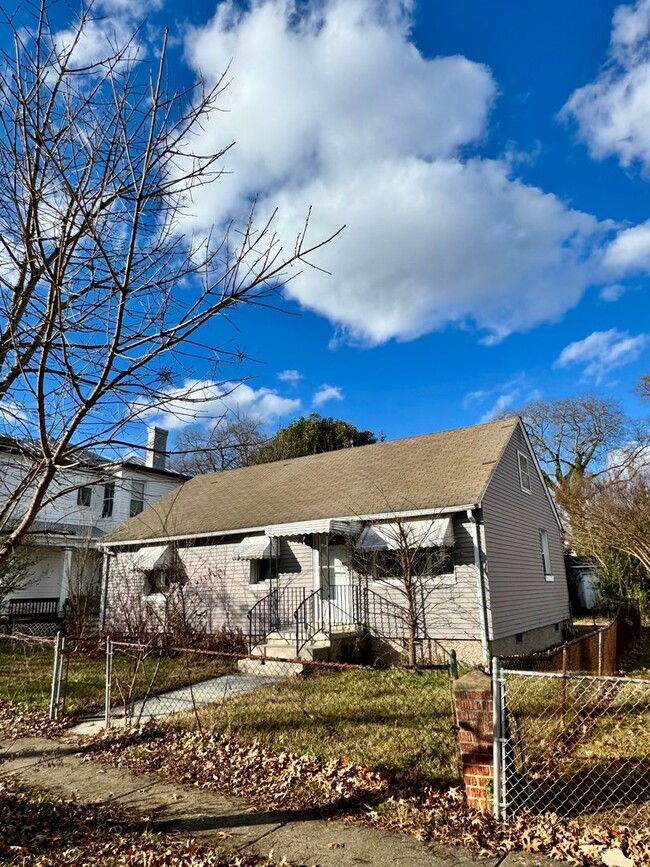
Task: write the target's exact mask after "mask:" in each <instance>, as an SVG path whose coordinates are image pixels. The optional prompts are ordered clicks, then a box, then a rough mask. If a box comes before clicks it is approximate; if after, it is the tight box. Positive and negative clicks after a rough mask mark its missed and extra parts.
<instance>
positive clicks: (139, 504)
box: [129, 479, 144, 518]
mask: <svg viewBox="0 0 650 867" xmlns="http://www.w3.org/2000/svg"><path fill="white" fill-rule="evenodd" d="M143 509H144V482H139V481H137V480H136V479H134V480H133V481H132V482H131V506H130V507H129V517H130V518H133V517H135V516H136V515H139V514H140V512H141V511H142V510H143Z"/></svg>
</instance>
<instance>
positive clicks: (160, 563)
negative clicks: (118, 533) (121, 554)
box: [131, 545, 172, 572]
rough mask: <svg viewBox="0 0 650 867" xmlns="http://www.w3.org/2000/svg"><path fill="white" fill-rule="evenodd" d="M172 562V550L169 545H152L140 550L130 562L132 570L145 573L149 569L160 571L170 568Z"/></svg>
mask: <svg viewBox="0 0 650 867" xmlns="http://www.w3.org/2000/svg"><path fill="white" fill-rule="evenodd" d="M171 562H172V549H171V547H170V546H169V545H152V546H149V547H147V548H140V550H139V551H138V552H137V553H136V555H135V557H134V558H133V560H132V561H131V563H132V565H133V568H134V569H141V570H142V571H143V572H147V571H149V570H150V569H162V568H164V567H165V566H170V565H171Z"/></svg>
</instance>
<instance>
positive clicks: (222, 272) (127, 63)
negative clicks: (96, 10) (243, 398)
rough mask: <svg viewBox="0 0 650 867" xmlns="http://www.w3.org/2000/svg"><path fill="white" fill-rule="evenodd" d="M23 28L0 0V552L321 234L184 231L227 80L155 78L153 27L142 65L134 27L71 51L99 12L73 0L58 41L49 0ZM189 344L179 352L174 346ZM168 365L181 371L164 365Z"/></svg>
mask: <svg viewBox="0 0 650 867" xmlns="http://www.w3.org/2000/svg"><path fill="white" fill-rule="evenodd" d="M26 8H27V10H31V11H32V12H33V20H32V21H30V22H28V26H23V25H24V23H25V22H23V21H21V22H20V23H17V22H16V21H15V20H12V19H10V18H9V17H8V15H6V17H5V20H4V21H3V25H4V27H5V29H6V30H7V31H8V32H10V33H11V35H12V36H13V48H12V50H11V51H4V52H3V53H2V55H1V56H0V90H1V92H2V101H1V102H0V409H1V413H0V417H1V419H2V424H3V427H4V432H5V433H6V434H8V435H11V436H12V437H16V438H18V439H20V440H22V441H25V440H27V441H29V448H28V459H27V458H26V460H25V466H26V470H25V472H24V473H23V474H22V476H21V477H20V479H19V480H18V481H17V483H16V484H15V485H14V486H13V488H12V490H11V492H9V494H8V495H7V496H6V497H5V498H4V502H2V504H1V505H0V529H2V528H4V529H5V535H4V538H3V541H2V542H0V563H2V562H4V561H5V560H6V559H7V558H8V557H10V556H11V554H12V552H13V551H14V549H15V548H16V546H17V545H18V544H19V543H20V542H21V540H23V538H24V537H25V534H26V533H27V532H28V530H29V528H30V526H31V524H32V522H33V521H34V519H35V517H36V515H37V513H38V511H39V510H40V509H41V508H42V507H43V505H44V504H46V503H47V502H48V499H49V498H51V497H53V496H58V495H61V494H62V493H65V485H63V486H59V488H58V490H57V491H56V492H54V488H53V480H54V479H55V477H56V476H57V474H60V472H61V470H62V468H63V469H64V468H66V467H67V468H70V467H74V466H75V465H77V464H78V463H80V462H83V461H84V460H86V458H87V450H88V449H100V450H101V449H102V448H103V447H105V446H107V445H108V444H113V445H115V444H116V443H117V442H118V441H119V440H120V438H124V437H126V438H127V439H128V436H129V424H130V423H132V422H133V421H135V420H137V419H139V418H140V417H141V416H142V415H143V414H144V413H146V412H147V411H150V410H151V408H152V407H156V406H165V405H166V404H167V403H168V401H169V400H170V398H171V397H174V398H175V399H182V400H185V401H187V400H190V401H191V400H200V399H201V396H200V395H198V396H197V395H196V394H195V393H194V391H193V389H192V388H191V387H190V388H187V389H184V388H183V387H182V385H180V384H179V383H180V382H181V379H182V377H181V374H182V372H183V371H187V370H188V369H192V367H193V365H194V360H193V359H192V358H191V356H192V355H194V356H200V357H201V358H202V359H203V360H204V361H206V360H207V361H210V360H212V361H213V362H214V364H215V365H216V364H217V363H218V362H219V361H222V360H223V359H224V358H227V357H229V356H230V357H232V356H237V354H238V353H237V352H234V351H231V352H230V353H229V352H227V351H226V350H224V349H219V350H218V352H217V350H216V349H214V335H207V334H206V331H205V328H206V326H207V325H208V324H209V323H215V320H216V319H217V318H218V320H219V322H223V320H224V316H225V315H227V314H229V313H230V312H231V311H232V310H233V309H234V308H236V307H238V306H239V305H242V304H249V305H250V304H256V305H264V306H266V305H270V304H272V303H274V298H275V293H277V290H278V288H279V287H280V286H281V285H282V283H283V282H284V281H286V280H287V279H288V278H289V276H291V266H293V265H295V264H297V263H300V262H304V261H305V257H307V256H308V255H309V254H310V253H311V252H312V251H313V250H314V249H316V248H317V247H319V246H321V244H320V243H318V244H315V245H311V246H310V245H309V244H308V242H307V241H306V233H307V222H306V223H305V226H304V229H303V231H302V232H301V234H300V235H299V236H298V238H297V239H296V241H295V246H294V247H292V248H291V249H290V250H288V251H285V250H283V248H282V247H281V245H280V242H279V239H278V237H277V236H276V234H275V232H274V229H273V218H271V219H270V220H268V221H266V222H262V223H261V224H259V225H258V223H257V221H256V219H255V211H254V208H253V210H252V211H251V213H250V215H249V217H248V220H246V221H245V222H244V224H243V225H242V226H239V227H237V226H234V225H231V226H230V227H228V228H227V229H226V230H225V231H223V232H217V231H214V232H211V233H207V234H206V233H203V234H202V235H200V236H198V237H195V236H192V235H190V234H188V233H187V232H186V231H185V227H186V226H187V225H188V218H189V217H190V216H191V208H192V192H193V191H194V190H196V189H197V188H199V187H201V186H203V185H205V184H210V183H212V182H213V181H214V180H216V179H217V178H218V177H219V174H220V172H221V163H220V158H221V157H222V156H223V154H224V153H225V150H227V149H228V148H225V149H222V150H220V151H218V152H211V153H200V152H198V149H197V146H196V142H197V137H198V134H199V132H200V130H201V127H202V125H203V123H204V121H205V120H206V119H207V118H208V116H210V115H211V114H212V113H213V112H215V111H217V110H218V100H219V95H220V92H221V90H222V89H223V87H224V86H225V84H226V82H225V80H222V81H221V82H219V83H218V84H217V86H216V87H214V88H211V89H205V88H204V87H203V85H202V83H201V82H198V83H197V84H195V85H194V86H191V87H189V88H188V89H186V90H185V91H183V92H180V93H170V92H168V90H167V86H166V58H167V41H166V39H165V40H164V41H163V44H162V46H161V47H160V52H159V56H158V59H157V60H156V62H155V63H149V62H147V61H146V60H145V58H144V52H143V50H142V48H141V46H140V45H139V44H138V36H137V34H135V35H133V36H132V37H131V38H130V39H128V40H126V41H122V42H120V41H119V38H118V36H114V37H113V40H112V42H111V44H110V46H109V43H108V41H107V43H106V45H107V50H106V53H105V56H103V57H100V58H98V59H94V60H93V59H91V60H83V61H82V60H81V59H80V60H78V59H77V58H82V57H84V52H83V51H82V48H83V41H84V38H85V36H86V35H87V32H88V31H89V30H90V29H91V28H92V27H93V25H94V24H95V23H96V22H94V21H93V18H92V14H93V13H92V3H91V4H90V6H85V7H84V6H82V7H81V11H80V13H79V17H78V18H77V20H76V21H75V22H74V23H73V24H72V25H71V26H70V27H69V28H68V29H67V30H66V32H65V40H64V39H63V38H62V37H61V36H60V35H58V34H57V33H56V32H55V31H54V28H53V27H52V26H51V23H50V20H49V14H48V13H49V9H48V3H47V0H43V2H42V3H41V5H40V7H39V6H38V4H36V7H32V6H27V7H26ZM188 356H189V359H188ZM177 380H178V381H177Z"/></svg>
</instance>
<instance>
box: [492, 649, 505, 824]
mask: <svg viewBox="0 0 650 867" xmlns="http://www.w3.org/2000/svg"><path fill="white" fill-rule="evenodd" d="M501 689H502V686H501V670H500V668H499V660H498V658H497V657H496V656H494V657H492V766H493V768H494V775H493V783H492V798H493V805H492V807H493V810H494V818H495V819H500V818H501V791H502V787H503V783H502V780H501V776H502V773H503V770H502V768H501V749H502V744H503V717H502V713H501V711H502V707H501Z"/></svg>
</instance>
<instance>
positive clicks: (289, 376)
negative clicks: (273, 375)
mask: <svg viewBox="0 0 650 867" xmlns="http://www.w3.org/2000/svg"><path fill="white" fill-rule="evenodd" d="M302 378H303V377H302V373H300V371H299V370H281V371H280V373H278V379H279V380H280V382H288V383H289V384H290V385H298V383H299V382H300V380H301V379H302Z"/></svg>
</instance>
